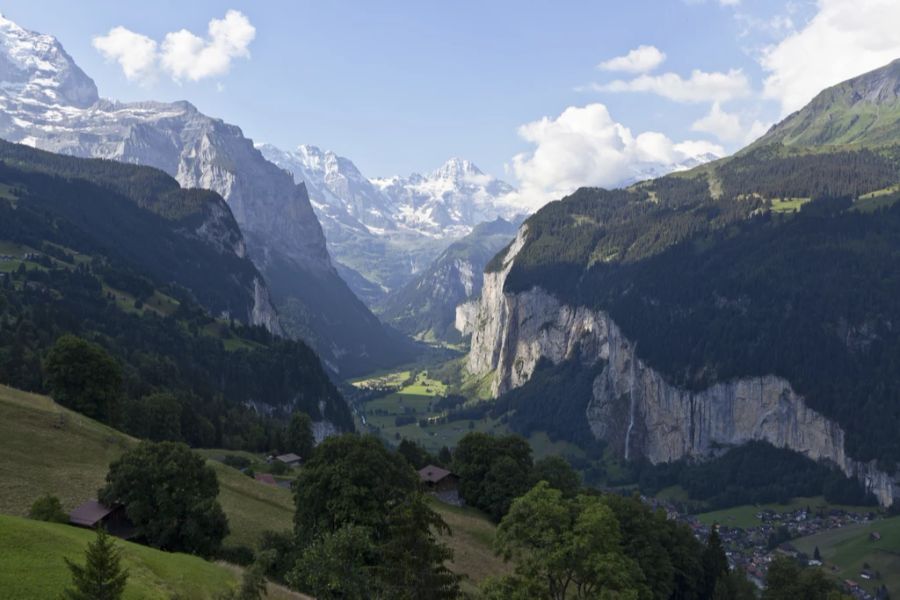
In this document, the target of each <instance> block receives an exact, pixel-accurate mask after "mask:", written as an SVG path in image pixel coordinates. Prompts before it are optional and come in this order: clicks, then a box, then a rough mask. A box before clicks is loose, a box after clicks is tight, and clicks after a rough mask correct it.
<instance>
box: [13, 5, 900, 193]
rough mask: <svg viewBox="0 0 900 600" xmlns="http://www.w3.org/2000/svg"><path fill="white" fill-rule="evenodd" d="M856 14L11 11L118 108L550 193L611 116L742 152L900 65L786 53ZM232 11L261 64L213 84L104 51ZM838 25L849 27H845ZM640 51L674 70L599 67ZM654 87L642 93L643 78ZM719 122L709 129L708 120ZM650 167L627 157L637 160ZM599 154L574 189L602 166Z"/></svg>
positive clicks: (379, 170) (796, 9)
mask: <svg viewBox="0 0 900 600" xmlns="http://www.w3.org/2000/svg"><path fill="white" fill-rule="evenodd" d="M860 2H861V3H862V4H870V5H873V6H872V7H871V9H872V10H873V11H876V13H875V14H878V13H877V11H879V10H881V8H882V7H883V5H884V0H860ZM879 3H880V4H881V5H879ZM888 4H890V3H888ZM893 4H898V3H896V2H893ZM850 5H857V4H856V3H851V2H849V0H817V1H813V0H791V1H789V2H785V1H783V0H777V1H776V0H756V1H751V0H743V2H741V1H739V0H705V1H704V0H632V1H629V2H611V1H609V2H608V1H593V2H588V1H583V2H576V1H572V2H563V1H558V0H557V1H555V2H538V1H535V2H526V1H522V0H520V1H493V2H486V1H480V2H474V1H465V0H460V1H455V2H422V1H421V0H419V1H415V2H413V1H408V2H406V1H403V2H401V1H395V2H390V3H387V2H384V3H373V2H364V1H355V2H351V1H333V2H321V1H320V2H308V1H292V2H287V1H275V0H270V1H267V2H239V1H231V2H224V3H223V2H213V1H208V0H200V1H196V0H191V1H185V0H182V1H180V2H172V1H157V2H154V3H149V2H125V1H121V0H119V1H115V2H112V1H100V0H83V1H81V2H78V3H72V2H53V1H42V2H39V3H38V2H34V0H7V1H6V2H4V5H3V7H2V10H3V13H4V14H5V15H6V16H7V17H8V18H10V19H12V20H14V21H16V22H17V23H18V24H19V25H21V26H23V27H25V28H28V29H32V30H36V31H40V32H43V33H50V34H53V35H55V36H56V37H57V38H59V39H60V40H61V42H62V43H63V45H64V46H65V48H66V49H67V50H68V52H69V53H70V54H71V55H72V56H73V57H74V58H75V60H76V62H78V64H79V65H81V66H82V68H83V69H84V70H85V71H86V72H87V73H88V74H89V75H91V76H92V77H93V78H94V79H95V81H96V82H97V85H98V87H99V88H100V93H101V95H103V96H105V97H110V98H116V99H122V100H138V99H150V98H152V99H159V100H176V99H187V100H189V101H191V102H193V103H194V104H196V105H197V106H198V107H199V108H200V109H201V110H203V111H204V112H206V113H207V114H210V115H213V116H218V117H221V118H223V119H225V120H226V121H229V122H232V123H235V124H238V125H240V126H241V127H242V129H243V130H244V133H245V134H246V135H248V136H250V137H252V138H254V139H255V140H257V141H266V142H271V143H274V144H276V145H279V146H281V147H284V148H291V147H294V146H296V145H297V144H301V143H311V144H316V145H319V146H321V147H323V148H328V149H332V150H335V151H336V152H338V153H340V154H342V155H345V156H348V157H350V158H351V159H352V160H353V161H354V162H356V164H357V165H358V166H359V167H360V169H361V170H362V171H363V172H364V173H366V174H367V175H370V176H379V175H391V174H406V173H409V172H411V171H427V170H430V169H432V168H435V167H437V166H438V165H439V164H441V163H442V162H443V161H444V160H445V159H446V158H448V157H450V156H461V157H465V158H469V159H471V160H473V161H474V162H475V163H476V164H478V165H480V166H481V167H482V169H484V170H486V171H488V172H491V173H494V174H496V175H498V176H501V177H505V178H507V179H510V180H511V181H512V182H513V183H517V179H518V180H520V181H518V183H520V184H522V183H523V182H524V183H527V181H526V180H528V178H529V177H532V178H533V179H534V181H532V182H531V183H533V184H534V185H537V186H539V187H540V186H544V187H545V188H552V187H553V185H554V184H553V182H548V181H547V177H548V176H547V175H546V174H544V175H535V174H534V173H539V172H540V171H541V170H542V169H543V171H547V170H552V169H553V168H554V166H553V163H552V162H547V163H546V164H538V158H540V157H536V153H537V154H540V152H539V151H540V149H541V147H542V144H546V145H545V148H546V149H547V152H545V154H550V153H551V151H553V153H554V155H555V156H556V157H557V158H559V154H562V155H565V154H566V152H569V151H571V152H572V153H573V154H577V153H578V148H579V144H581V145H583V144H585V143H586V144H587V145H588V146H591V147H593V148H594V151H595V152H596V153H597V154H598V157H600V156H603V152H604V151H605V148H606V146H603V145H602V143H601V142H597V141H596V139H597V136H600V137H602V136H603V135H605V134H604V133H603V132H605V131H607V130H606V129H604V125H603V123H607V122H608V123H607V124H612V125H615V126H616V127H618V125H621V126H624V127H627V128H628V129H629V130H630V131H631V132H632V134H633V135H634V136H637V135H638V134H640V133H642V132H654V133H659V134H662V135H663V136H665V138H666V139H667V140H669V141H671V142H673V143H678V142H682V141H685V140H693V141H707V142H710V143H715V144H716V145H718V146H719V147H720V148H722V149H724V150H726V151H731V150H734V149H736V148H737V147H739V146H740V145H741V144H742V143H744V141H745V138H746V136H747V135H750V133H751V130H753V131H757V130H760V128H762V127H764V126H767V125H769V124H771V123H772V122H774V121H775V120H777V119H778V118H779V117H780V116H781V115H782V114H783V113H785V112H786V111H787V109H788V108H793V106H790V102H793V103H797V102H800V100H798V99H799V98H804V97H805V96H806V95H809V94H810V92H808V90H809V89H813V88H818V87H820V86H821V84H822V83H825V84H828V83H834V82H836V80H835V81H831V80H833V79H835V77H838V76H840V77H841V78H844V77H845V76H846V71H847V70H848V69H849V70H852V69H858V68H860V67H861V66H869V65H868V63H872V64H871V67H874V66H878V64H876V63H877V61H879V60H881V59H882V58H883V57H884V56H890V55H891V53H892V52H894V51H895V50H896V51H897V55H900V40H896V39H894V38H892V40H889V43H888V44H887V47H879V48H876V49H874V50H872V49H871V48H861V49H859V52H864V51H865V52H869V54H867V55H866V59H867V60H868V63H866V61H863V63H866V64H860V63H859V61H855V62H856V63H857V64H851V65H848V66H846V67H844V69H843V71H841V72H840V73H839V74H836V73H832V72H828V73H825V72H826V71H829V69H831V70H832V71H834V68H832V66H830V65H829V64H827V57H821V59H820V60H819V59H818V58H817V57H810V56H808V55H809V54H810V53H809V51H808V46H809V44H810V43H815V40H812V41H808V42H807V48H806V50H805V51H804V50H803V48H802V47H801V48H799V49H794V50H791V48H787V50H786V51H785V52H783V54H784V56H782V55H778V54H777V52H778V51H779V50H780V49H781V46H783V45H785V44H787V43H788V42H790V41H791V40H792V39H793V38H796V37H797V36H803V35H807V32H808V30H810V29H811V28H813V27H816V26H818V25H816V23H817V19H818V20H819V21H823V20H825V21H827V18H828V14H827V11H829V10H832V11H838V10H848V7H849V6H850ZM230 9H231V10H236V11H239V12H240V13H241V14H242V15H243V17H244V18H245V19H246V20H247V21H249V23H250V24H252V27H253V28H254V29H255V36H254V37H253V39H252V41H250V42H249V43H248V44H247V45H246V50H247V51H248V52H249V55H248V56H243V55H238V56H235V57H233V58H232V59H231V62H230V68H229V69H228V70H227V72H217V73H215V74H213V75H209V76H203V77H200V78H198V79H197V80H196V81H193V80H191V79H190V78H189V77H186V76H184V74H183V73H182V75H181V77H180V79H181V81H179V82H176V81H174V80H173V79H172V76H171V73H166V72H163V71H164V69H159V70H158V71H159V72H158V73H157V74H156V76H155V78H154V80H153V81H152V82H150V83H148V82H147V81H146V80H141V79H140V78H138V79H131V80H130V79H128V78H127V77H126V76H125V75H124V74H123V71H122V69H121V68H120V65H119V64H118V63H117V62H115V60H109V55H107V57H104V56H103V54H102V53H101V52H100V51H99V50H98V49H97V47H95V44H94V42H93V40H94V38H95V37H97V36H105V35H107V33H108V32H109V31H110V30H111V29H112V28H114V27H124V28H126V29H127V30H130V31H131V32H134V33H136V34H140V35H141V36H146V37H147V38H150V39H152V40H154V41H156V42H158V43H159V44H161V43H162V40H163V38H164V37H165V36H166V34H167V33H169V32H174V31H178V30H181V29H187V30H189V31H191V32H193V33H194V34H196V35H197V36H200V37H201V38H203V37H205V36H207V27H208V24H209V23H210V20H211V19H222V18H223V17H224V15H225V14H226V11H228V10H230ZM854 10H857V9H854ZM831 19H832V21H834V22H835V23H837V22H838V20H839V19H840V15H839V14H837V15H832V17H831ZM875 20H878V19H875ZM893 22H895V23H896V20H894V21H893ZM828 26H831V27H832V28H834V27H838V25H835V24H834V23H831V24H830V25H829V23H827V22H826V23H824V25H823V27H826V33H827V31H828V30H827V27H828ZM813 33H816V32H815V31H814V32H813ZM808 37H809V36H808ZM895 37H896V36H895ZM802 41H803V40H801V42H802ZM862 43H863V42H859V43H857V45H859V44H862ZM641 45H646V46H653V47H654V48H656V49H657V50H658V51H659V52H661V53H664V54H665V60H664V62H662V63H661V64H659V65H658V66H656V67H655V68H653V69H652V70H649V71H647V72H646V73H643V74H642V73H641V72H638V71H632V72H627V71H609V70H602V69H598V64H600V63H601V62H603V61H607V60H609V59H611V58H613V57H616V56H624V55H626V54H627V53H628V52H629V51H631V50H633V49H635V48H637V47H639V46H641ZM800 46H802V44H800ZM851 50H854V51H855V49H854V48H851ZM121 51H122V52H124V50H121ZM873 52H874V55H873ZM773 53H774V56H775V57H776V58H775V59H773V58H771V57H772V56H773ZM766 57H769V58H766ZM851 58H852V57H851ZM776 59H777V60H776ZM800 59H802V60H808V61H811V62H810V65H809V66H808V68H807V69H806V70H807V71H808V70H810V69H812V70H813V71H814V72H815V73H818V71H816V69H818V70H821V71H822V76H821V77H819V78H818V79H817V80H815V81H810V82H809V83H807V84H806V87H805V88H803V89H794V90H793V95H791V94H790V93H788V92H787V91H785V88H787V87H790V86H791V85H794V87H795V88H796V87H797V85H795V84H793V83H785V82H786V81H787V80H788V79H792V77H791V72H790V69H791V67H790V65H791V64H792V63H794V62H796V61H797V60H800ZM816 60H818V61H819V62H818V63H816ZM779 61H780V62H779ZM832 62H834V61H832ZM852 62H853V61H851V63H852ZM814 63H816V64H818V66H816V64H814ZM695 70H699V71H701V73H700V77H701V79H703V77H705V76H706V75H709V74H721V75H722V77H723V79H724V80H723V81H713V82H712V83H711V84H710V85H704V84H703V83H702V81H699V80H698V81H693V82H692V81H691V75H692V72H693V71H695ZM860 70H864V69H860ZM853 74H855V73H853ZM642 76H643V77H644V79H643V82H642V83H640V84H636V83H634V81H635V80H636V79H639V78H641V77H642ZM779 77H780V78H781V79H778V78H779ZM773 78H774V85H772V86H770V83H771V81H769V80H772V79H773ZM614 80H620V84H618V89H619V90H620V91H611V90H610V87H609V83H610V82H612V81H614ZM838 80H839V79H838ZM735 81H736V82H737V84H736V85H737V87H736V88H735V87H734V85H733V84H735ZM779 81H780V82H781V87H780V88H779ZM694 83H696V84H698V85H693V84H694ZM720 84H721V85H720ZM722 86H724V88H723V89H724V91H722V89H720V88H722ZM729 86H731V87H729ZM770 87H772V89H771V90H770V89H769V88H770ZM695 88H696V89H695ZM624 90H631V91H624ZM635 90H641V91H635ZM679 90H680V91H679ZM717 90H718V91H717ZM729 90H731V91H729ZM773 90H774V91H773ZM788 97H791V98H792V100H791V101H790V102H788V101H787V100H785V99H786V98H788ZM716 100H719V104H718V105H716V106H714V103H715V101H716ZM597 103H599V104H602V105H603V107H605V109H606V110H605V114H602V115H601V114H600V113H601V112H603V111H600V109H596V107H595V109H596V110H594V112H592V113H590V114H588V113H587V112H585V113H579V114H575V113H572V114H571V115H570V116H572V117H573V118H572V119H570V122H571V123H572V125H571V127H574V128H576V129H577V128H580V127H582V125H583V123H584V122H585V120H588V121H590V122H591V125H589V126H588V129H591V128H593V130H592V131H593V132H594V133H591V132H588V133H587V134H585V135H586V136H594V137H593V138H585V139H581V140H579V141H578V143H576V144H575V146H573V147H571V148H570V147H566V146H565V145H564V144H565V142H562V141H560V140H561V139H562V138H561V137H560V136H559V135H557V134H559V130H560V128H559V127H557V125H558V123H557V121H556V119H557V118H558V117H560V115H562V114H563V113H564V111H566V109H567V108H573V109H578V108H583V107H586V106H588V105H591V104H597ZM715 111H718V113H715ZM711 113H715V114H712V115H711ZM709 115H711V116H710V119H709V121H708V123H707V125H706V126H702V125H701V126H698V125H697V123H698V121H700V120H701V119H702V118H703V117H704V116H709ZM723 115H724V117H723ZM542 117H548V119H549V120H548V122H547V123H546V124H545V125H547V124H548V126H547V127H543V126H535V127H533V128H532V135H531V136H530V139H523V134H522V131H521V130H520V127H521V126H522V125H524V124H527V123H534V122H536V121H538V120H539V119H541V118H542ZM597 119H599V121H598V120H597ZM729 119H730V120H729ZM554 127H556V128H555V129H554ZM567 127H569V126H567ZM571 127H570V128H571ZM754 128H755V129H754ZM562 129H563V130H564V131H566V132H568V131H569V130H570V129H567V128H562ZM579 131H580V130H579ZM598 131H599V132H600V133H597V132H598ZM554 132H555V133H554ZM553 136H556V137H553ZM525 137H529V136H528V135H527V134H526V135H525ZM564 137H565V136H564ZM585 140H586V141H585ZM603 143H605V142H603ZM598 144H599V145H598ZM617 144H619V141H618V140H613V145H617ZM620 149H621V148H620ZM522 153H524V154H522ZM516 155H520V161H519V167H520V170H516V167H515V164H514V162H515V161H514V157H515V156H516ZM633 156H634V153H630V154H628V158H622V160H627V161H632V162H634V161H635V160H637V159H635V158H633ZM619 158H621V157H619ZM599 160H600V159H599V158H598V159H597V160H595V161H594V163H590V164H587V165H585V166H584V169H580V170H578V169H576V170H574V171H573V172H572V173H570V177H569V178H570V179H578V178H579V177H583V175H582V172H584V173H591V172H594V171H598V169H597V165H598V164H600V163H599V162H598V161H599ZM640 160H644V159H643V158H642V159H640ZM504 169H506V172H505V171H504ZM528 169H532V173H531V175H529V172H527V170H528ZM601 170H602V169H601ZM617 173H618V171H617ZM609 177H612V175H610V176H609ZM588 178H590V176H588ZM587 183H606V182H605V180H603V179H602V178H600V179H598V180H597V181H594V182H590V181H589V182H587ZM564 185H565V183H562V184H560V187H559V189H563V187H564Z"/></svg>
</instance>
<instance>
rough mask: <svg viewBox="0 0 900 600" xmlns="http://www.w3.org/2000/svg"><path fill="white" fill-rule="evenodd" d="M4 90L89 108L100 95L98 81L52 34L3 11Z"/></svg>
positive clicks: (0, 60) (0, 73) (0, 86)
mask: <svg viewBox="0 0 900 600" xmlns="http://www.w3.org/2000/svg"><path fill="white" fill-rule="evenodd" d="M0 92H2V93H3V94H5V95H8V96H11V97H14V98H17V99H22V100H26V101H32V102H39V103H42V104H50V105H58V104H63V105H68V106H77V107H80V108H85V107H88V106H90V105H92V104H93V103H94V102H96V101H97V100H98V99H99V96H98V94H97V86H96V84H94V81H93V80H92V79H91V78H90V77H88V76H87V75H86V74H85V73H84V71H82V70H81V69H80V68H79V67H78V65H76V64H75V61H74V60H72V57H71V56H69V55H68V54H67V53H66V51H65V50H64V49H63V47H62V44H60V43H59V41H57V39H56V38H55V37H53V36H52V35H45V34H40V33H35V32H33V31H28V30H27V29H24V28H22V27H20V26H19V25H18V24H16V23H14V22H13V21H11V20H9V19H7V18H6V17H4V16H2V15H0Z"/></svg>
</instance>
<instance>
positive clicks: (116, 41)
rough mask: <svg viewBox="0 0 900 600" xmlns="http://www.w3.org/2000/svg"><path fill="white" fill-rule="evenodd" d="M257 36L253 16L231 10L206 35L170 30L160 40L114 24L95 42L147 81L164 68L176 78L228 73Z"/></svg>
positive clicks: (133, 77) (109, 57) (129, 73)
mask: <svg viewBox="0 0 900 600" xmlns="http://www.w3.org/2000/svg"><path fill="white" fill-rule="evenodd" d="M255 37H256V28H255V27H254V26H253V25H252V24H251V23H250V20H249V19H248V18H247V17H246V16H244V15H243V14H242V13H240V12H239V11H236V10H229V11H228V12H227V13H225V17H224V18H222V19H212V20H211V21H210V22H209V26H208V28H207V36H206V37H205V38H203V37H200V36H198V35H196V34H194V33H192V32H190V31H188V30H187V29H181V30H179V31H174V32H172V33H167V34H166V35H165V37H164V38H163V41H162V43H161V44H157V42H156V41H155V40H153V39H151V38H149V37H147V36H145V35H142V34H139V33H135V32H133V31H131V30H129V29H126V28H125V27H114V28H113V29H110V30H109V33H107V34H106V35H104V36H97V37H95V38H94V39H93V44H94V48H96V49H97V50H98V51H99V52H100V53H101V54H102V55H103V56H104V57H105V58H106V59H107V60H113V61H115V62H117V63H119V66H120V67H122V72H123V73H124V74H125V77H127V78H128V79H130V80H141V81H147V80H149V79H151V78H152V77H153V75H154V74H156V73H157V72H160V71H161V72H163V73H166V74H167V75H169V76H170V77H171V78H172V79H174V80H175V81H184V80H189V81H199V80H201V79H206V78H208V77H220V76H222V75H225V74H226V73H228V71H229V70H230V68H231V63H232V61H233V60H234V59H237V58H247V57H249V56H250V50H249V46H250V43H251V42H252V41H253V39H254V38H255Z"/></svg>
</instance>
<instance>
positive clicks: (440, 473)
mask: <svg viewBox="0 0 900 600" xmlns="http://www.w3.org/2000/svg"><path fill="white" fill-rule="evenodd" d="M449 476H453V477H456V475H455V474H454V473H452V472H450V471H448V470H447V469H442V468H440V467H436V466H434V465H428V466H427V467H422V468H421V469H419V479H420V480H422V481H424V482H426V483H437V482H439V481H443V480H444V479H446V478H447V477H449Z"/></svg>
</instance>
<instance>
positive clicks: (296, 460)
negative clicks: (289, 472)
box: [275, 452, 302, 467]
mask: <svg viewBox="0 0 900 600" xmlns="http://www.w3.org/2000/svg"><path fill="white" fill-rule="evenodd" d="M275 460H277V461H278V462H280V463H284V464H286V465H287V466H289V467H299V466H300V462H301V461H302V459H301V458H300V457H299V456H297V455H296V454H294V453H293V452H288V453H287V454H281V455H279V456H276V457H275Z"/></svg>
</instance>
